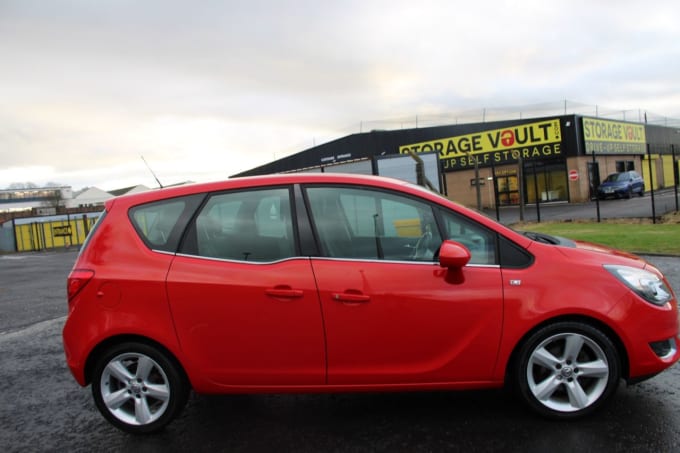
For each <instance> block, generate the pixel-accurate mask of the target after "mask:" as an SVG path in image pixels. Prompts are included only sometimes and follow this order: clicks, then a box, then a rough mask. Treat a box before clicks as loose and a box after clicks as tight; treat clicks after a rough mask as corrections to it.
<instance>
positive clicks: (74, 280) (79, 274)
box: [66, 269, 94, 300]
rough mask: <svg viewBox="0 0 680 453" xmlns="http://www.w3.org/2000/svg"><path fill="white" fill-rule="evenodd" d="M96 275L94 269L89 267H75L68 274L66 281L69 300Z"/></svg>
mask: <svg viewBox="0 0 680 453" xmlns="http://www.w3.org/2000/svg"><path fill="white" fill-rule="evenodd" d="M92 277H94V271H91V270H89V269H74V270H72V271H71V273H70V274H69V276H68V280H67V281H66V292H67V294H68V300H71V299H73V298H74V297H75V296H76V294H78V293H79V292H80V290H81V289H83V288H84V287H85V285H87V284H88V283H89V281H90V280H92Z"/></svg>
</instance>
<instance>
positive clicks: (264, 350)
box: [167, 256, 326, 386]
mask: <svg viewBox="0 0 680 453" xmlns="http://www.w3.org/2000/svg"><path fill="white" fill-rule="evenodd" d="M167 280H168V284H167V290H168V297H169V300H170V306H171V307H172V308H171V309H172V315H173V318H174V320H175V326H176V329H177V335H178V337H179V341H180V344H181V348H182V351H183V355H185V356H186V357H187V360H189V361H190V363H191V366H190V367H189V368H190V369H192V370H193V371H192V372H193V373H194V374H199V375H202V376H203V377H204V379H207V380H209V381H212V382H214V383H215V384H217V385H225V386H238V385H242V386H251V385H252V386H263V385H287V384H295V385H321V384H324V383H325V382H326V357H325V339H324V332H323V321H322V318H321V311H320V309H319V297H318V293H317V290H316V284H315V282H314V276H313V273H312V268H311V266H310V262H309V259H291V260H284V261H281V262H277V263H267V264H250V263H239V262H228V261H219V260H212V259H203V258H194V257H186V256H178V257H177V258H176V259H175V260H174V261H173V263H172V266H171V268H170V271H169V272H168V279H167Z"/></svg>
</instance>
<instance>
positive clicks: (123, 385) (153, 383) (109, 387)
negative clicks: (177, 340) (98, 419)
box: [92, 343, 189, 433]
mask: <svg viewBox="0 0 680 453" xmlns="http://www.w3.org/2000/svg"><path fill="white" fill-rule="evenodd" d="M188 393H189V386H188V384H187V380H186V378H185V377H184V373H183V372H182V370H181V369H180V367H179V365H177V364H176V362H175V361H174V360H172V359H171V358H170V357H168V356H167V354H166V353H165V352H163V351H161V350H160V349H158V348H156V347H153V346H150V345H147V344H144V343H123V344H119V345H116V346H114V347H112V348H110V349H108V350H107V351H106V352H105V353H104V354H102V355H101V357H100V358H99V360H98V361H97V363H96V365H95V367H94V374H93V378H92V394H93V396H94V401H95V404H96V405H97V409H99V411H100V412H101V413H102V415H103V416H104V417H105V418H106V419H107V420H108V421H109V422H111V423H112V424H113V425H114V426H116V427H117V428H119V429H122V430H124V431H127V432H131V433H150V432H154V431H158V430H160V429H162V428H163V427H165V425H167V424H168V423H170V422H171V421H172V420H173V419H174V418H175V417H176V416H177V415H178V414H179V413H180V412H181V410H182V409H183V407H184V405H185V404H186V401H187V397H188Z"/></svg>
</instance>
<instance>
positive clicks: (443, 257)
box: [439, 240, 470, 269]
mask: <svg viewBox="0 0 680 453" xmlns="http://www.w3.org/2000/svg"><path fill="white" fill-rule="evenodd" d="M468 262H470V251H469V250H468V249H467V248H466V247H465V246H464V245H462V244H459V243H458V242H455V241H449V240H446V241H444V242H442V245H441V247H440V248H439V265H440V266H441V267H446V268H449V269H460V268H462V267H464V266H465V265H466V264H467V263H468Z"/></svg>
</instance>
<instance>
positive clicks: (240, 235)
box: [189, 188, 295, 262]
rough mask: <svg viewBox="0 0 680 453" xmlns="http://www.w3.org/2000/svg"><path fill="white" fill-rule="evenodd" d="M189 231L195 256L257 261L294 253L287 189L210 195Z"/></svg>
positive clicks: (270, 259) (293, 254)
mask: <svg viewBox="0 0 680 453" xmlns="http://www.w3.org/2000/svg"><path fill="white" fill-rule="evenodd" d="M189 234H190V235H191V234H194V235H195V238H196V250H195V251H193V252H194V253H195V254H197V255H199V256H205V257H212V258H221V259H228V260H238V261H258V262H266V261H276V260H280V259H284V258H289V257H291V256H295V241H294V237H293V223H292V219H291V215H290V195H289V190H288V189H286V188H276V189H266V190H251V191H238V192H230V193H223V194H217V195H213V196H212V197H210V199H209V200H208V202H207V203H206V204H205V206H204V207H203V208H202V209H201V211H200V213H199V214H198V216H197V218H196V221H195V225H194V226H193V230H192V231H191V232H190V233H189Z"/></svg>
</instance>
